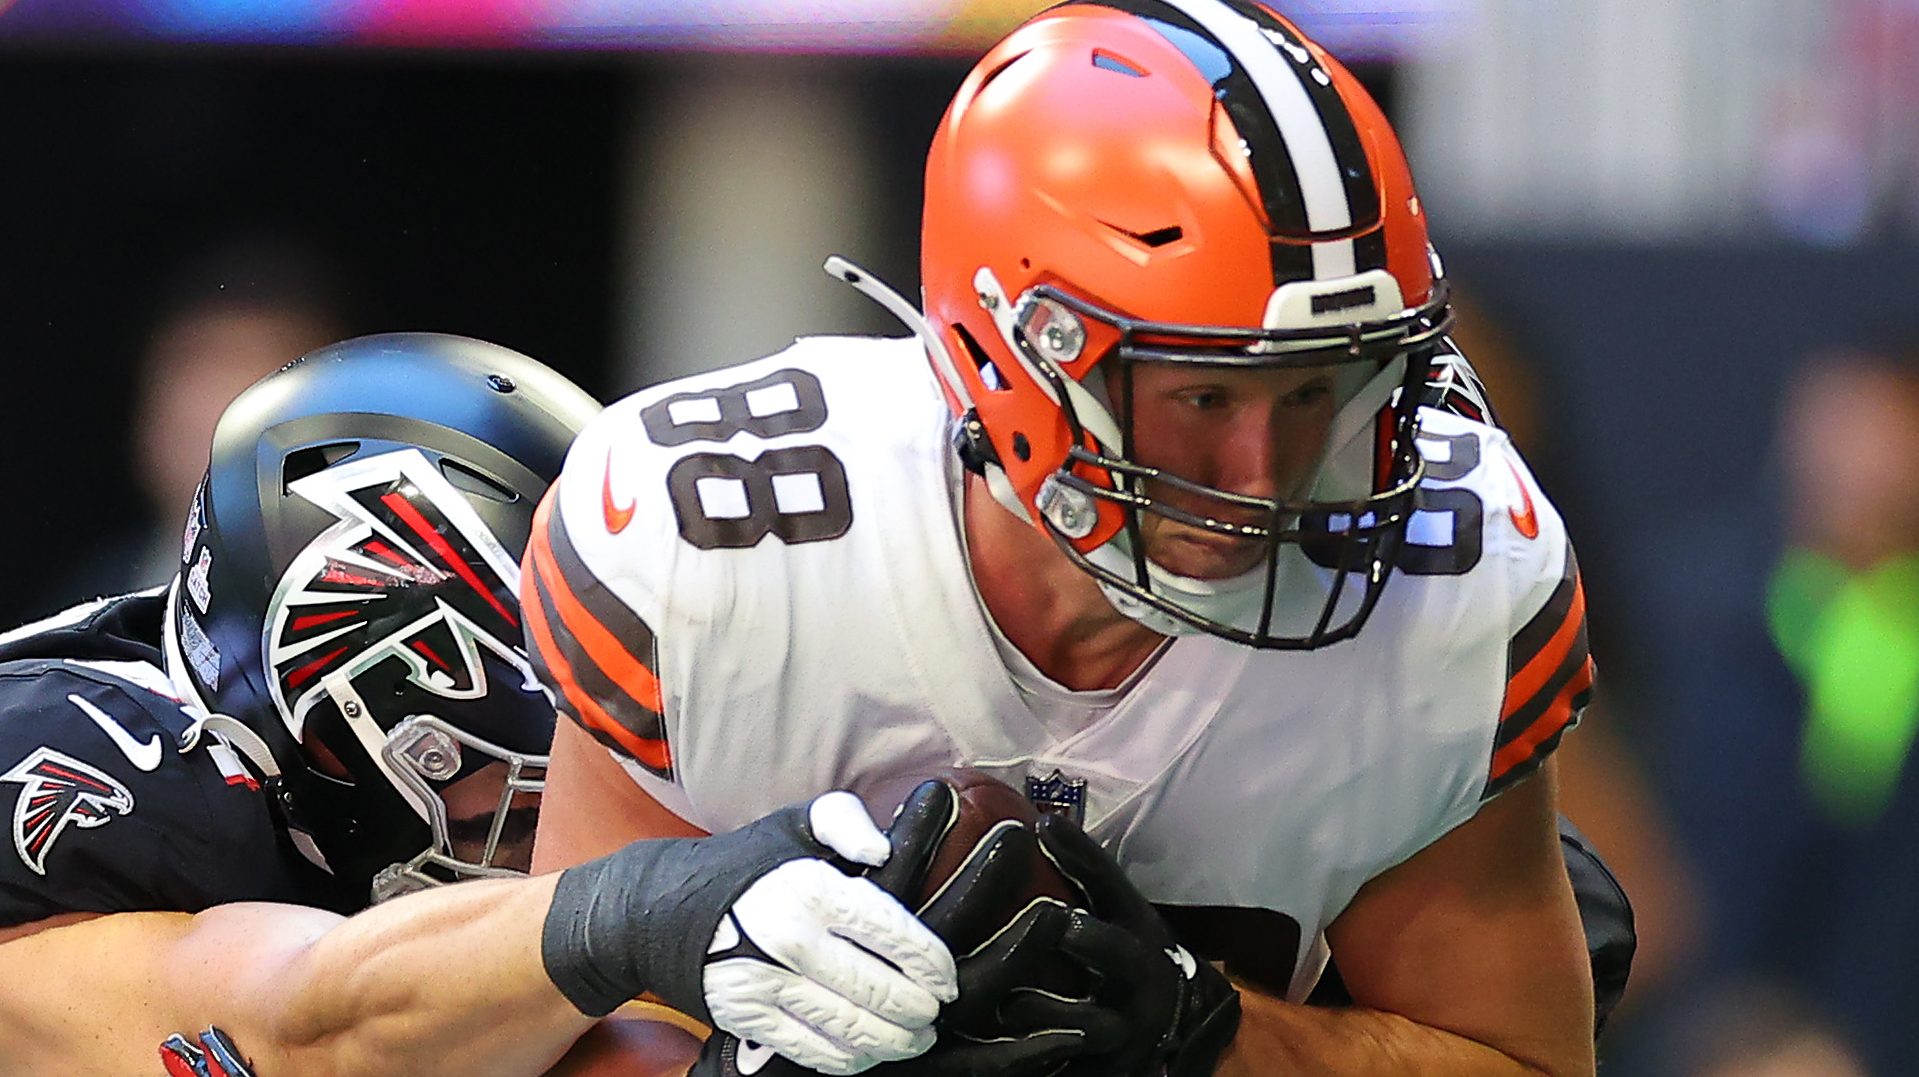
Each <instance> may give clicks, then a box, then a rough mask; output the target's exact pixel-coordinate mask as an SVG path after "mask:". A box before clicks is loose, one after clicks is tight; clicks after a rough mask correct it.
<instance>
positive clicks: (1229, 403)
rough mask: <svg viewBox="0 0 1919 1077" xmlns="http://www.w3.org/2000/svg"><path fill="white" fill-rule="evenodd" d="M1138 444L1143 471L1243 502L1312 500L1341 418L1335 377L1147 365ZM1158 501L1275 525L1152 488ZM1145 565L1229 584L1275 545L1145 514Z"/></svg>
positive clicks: (1140, 368) (1317, 371) (1139, 366)
mask: <svg viewBox="0 0 1919 1077" xmlns="http://www.w3.org/2000/svg"><path fill="white" fill-rule="evenodd" d="M1132 382H1133V389H1132V391H1133V444H1132V446H1131V455H1132V456H1133V458H1134V459H1136V460H1137V461H1138V462H1140V463H1142V464H1146V465H1149V466H1152V467H1156V468H1159V469H1161V470H1163V471H1166V472H1169V473H1171V474H1174V475H1178V476H1179V477H1180V478H1183V479H1187V480H1189V481H1192V482H1197V483H1200V484H1203V485H1205V486H1210V487H1212V488H1214V489H1217V490H1223V491H1226V492H1229V493H1235V494H1248V495H1251V496H1254V497H1261V498H1272V499H1278V500H1293V499H1298V498H1301V497H1303V496H1304V495H1305V494H1306V492H1307V488H1308V487H1309V486H1310V484H1311V482H1312V478H1313V475H1314V472H1315V471H1316V470H1317V469H1318V467H1319V463H1320V459H1321V457H1322V456H1323V454H1324V452H1325V448H1326V440H1327V437H1328V436H1329V434H1330V432H1331V430H1332V424H1333V416H1334V414H1335V413H1336V412H1337V411H1338V409H1339V403H1338V393H1337V386H1338V377H1337V374H1336V370H1335V368H1332V367H1302V368H1295V369H1285V370H1279V369H1269V370H1249V369H1244V368H1239V367H1220V366H1196V365H1192V364H1182V363H1153V362H1139V363H1136V364H1135V365H1134V368H1133V376H1132ZM1146 492H1147V493H1148V494H1149V495H1151V496H1152V497H1153V498H1155V499H1156V500H1159V501H1160V502H1162V503H1165V504H1169V505H1171V506H1173V507H1176V508H1179V509H1182V510H1184V511H1186V512H1188V513H1191V514H1193V515H1195V516H1199V517H1202V518H1213V519H1220V520H1225V521H1227V522H1231V523H1239V524H1269V523H1271V522H1272V521H1270V520H1268V519H1263V518H1261V514H1259V513H1257V512H1256V511H1254V510H1250V509H1242V508H1238V507H1236V506H1232V505H1229V504H1227V503H1225V502H1222V501H1220V500H1218V499H1215V498H1208V497H1205V496H1204V495H1199V494H1193V493H1189V492H1185V491H1181V490H1178V489H1175V488H1173V487H1171V486H1169V485H1167V484H1165V483H1149V484H1148V489H1147V491H1146ZM1140 531H1141V537H1142V539H1143V540H1144V542H1145V547H1146V556H1148V557H1150V558H1152V559H1153V561H1154V562H1155V563H1157V564H1158V565H1159V566H1160V567H1161V568H1163V569H1166V570H1167V571H1169V572H1172V573H1175V574H1177V575H1181V576H1186V577H1190V578H1194V579H1202V580H1218V579H1228V578H1231V577H1234V576H1239V575H1242V574H1244V573H1246V572H1249V571H1251V570H1252V569H1254V568H1257V567H1258V566H1259V564H1260V562H1261V560H1262V559H1263V558H1264V557H1265V555H1266V545H1265V544H1264V543H1262V542H1260V541H1258V540H1254V539H1235V538H1231V537H1228V536H1225V535H1218V534H1214V533H1212V532H1209V531H1203V530H1200V529H1199V528H1196V527H1192V526H1189V525H1187V524H1182V523H1179V522H1176V521H1173V520H1169V519H1166V518H1165V517H1163V516H1159V515H1157V514H1154V513H1150V512H1148V513H1141V514H1140Z"/></svg>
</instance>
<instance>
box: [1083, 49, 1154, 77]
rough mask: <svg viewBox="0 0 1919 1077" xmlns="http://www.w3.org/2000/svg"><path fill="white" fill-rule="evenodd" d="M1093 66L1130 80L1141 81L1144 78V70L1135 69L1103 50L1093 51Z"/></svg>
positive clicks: (1127, 62) (1128, 63)
mask: <svg viewBox="0 0 1919 1077" xmlns="http://www.w3.org/2000/svg"><path fill="white" fill-rule="evenodd" d="M1093 66H1094V67H1097V68H1099V69H1100V70H1101V71H1117V72H1119V73H1120V74H1122V75H1126V76H1129V77H1131V78H1136V79H1143V78H1145V77H1146V72H1145V71H1144V70H1142V69H1140V68H1138V67H1135V66H1134V65H1133V64H1132V63H1131V62H1129V61H1126V60H1122V59H1120V58H1119V57H1117V56H1114V55H1113V54H1112V53H1110V52H1107V51H1106V50H1105V49H1094V50H1093Z"/></svg>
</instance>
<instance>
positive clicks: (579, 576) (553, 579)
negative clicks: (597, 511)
mask: <svg viewBox="0 0 1919 1077" xmlns="http://www.w3.org/2000/svg"><path fill="white" fill-rule="evenodd" d="M550 504H551V502H550V500H549V502H548V504H546V505H542V506H541V508H540V513H541V514H542V515H544V516H545V517H546V519H545V520H541V519H540V518H539V517H538V516H536V517H535V519H534V528H535V529H536V530H537V531H539V532H541V534H542V535H543V536H544V537H545V539H546V541H545V542H542V543H540V544H539V545H538V546H531V545H529V546H528V549H529V550H532V551H535V553H536V558H535V564H536V565H537V567H538V568H539V570H540V577H541V581H542V584H543V585H544V587H545V589H546V591H547V593H548V594H550V595H551V596H552V598H553V605H554V608H555V610H556V611H557V612H558V613H559V615H560V620H561V621H562V622H564V627H565V628H566V629H567V631H568V633H569V634H570V635H571V636H572V637H573V640H574V642H575V643H577V644H578V645H579V647H580V648H581V649H582V650H583V651H584V652H585V654H586V656H587V657H588V658H590V659H591V660H592V662H593V664H594V665H596V666H598V667H599V669H600V670H601V672H603V673H604V674H605V675H606V678H607V679H608V680H609V681H611V682H613V684H615V685H616V686H618V687H619V688H620V689H621V690H622V691H623V692H624V693H625V694H626V695H627V696H629V697H631V698H632V699H633V700H634V702H636V703H638V704H639V705H640V706H642V707H644V708H646V709H647V710H648V711H651V712H652V713H653V714H655V715H658V714H659V713H660V678H659V677H658V676H657V675H656V674H655V673H654V672H653V670H652V668H651V667H649V666H648V665H647V664H646V662H645V661H644V660H642V659H641V658H639V657H638V655H639V654H641V653H643V654H645V655H646V657H647V658H652V657H653V653H654V639H653V630H652V629H651V628H648V627H647V625H646V622H645V621H642V620H640V618H639V617H638V616H636V615H635V614H634V613H633V611H632V610H630V609H628V608H627V607H626V604H625V603H623V602H621V601H620V600H619V599H617V598H615V597H613V596H612V595H610V594H608V593H607V591H606V588H605V586H603V585H602V584H601V583H600V582H599V581H598V580H596V579H595V578H594V577H593V575H592V572H591V570H590V569H588V568H587V567H586V563H585V562H584V561H582V560H581V559H580V555H579V554H578V553H577V552H576V551H575V550H574V549H573V542H572V540H571V539H569V538H568V537H567V534H566V523H565V521H564V520H563V519H562V518H561V516H560V515H559V514H558V513H555V512H552V511H551V510H550V507H549V506H550ZM575 580H578V581H581V583H582V586H580V587H579V588H577V589H576V588H575V587H574V586H573V585H572V581H575Z"/></svg>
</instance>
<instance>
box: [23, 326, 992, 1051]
mask: <svg viewBox="0 0 1919 1077" xmlns="http://www.w3.org/2000/svg"><path fill="white" fill-rule="evenodd" d="M597 411H598V404H597V403H596V402H594V401H593V400H592V399H591V398H590V397H588V396H587V395H586V394H585V393H583V392H581V391H580V390H579V389H578V388H576V387H575V386H573V385H572V384H571V383H569V382H567V381H566V380H565V379H564V378H562V377H560V376H559V375H558V374H555V373H554V372H553V371H551V370H548V369H547V368H545V367H543V366H541V365H539V364H538V363H535V362H534V361H532V360H530V359H528V358H526V357H525V356H522V355H519V354H517V353H515V352H511V351H508V350H506V349H504V348H499V347H495V346H493V345H490V344H484V343H481V342H479V341H474V340H467V339H463V338H458V337H448V336H437V335H430V334H396V335H389V336H378V337H367V338H362V339H359V340H354V341H349V342H346V343H344V344H339V345H335V346H333V347H330V348H325V349H322V350H320V351H318V352H315V353H313V354H311V355H309V356H307V357H306V358H305V359H303V360H301V361H299V362H296V363H294V364H292V365H290V366H288V367H287V368H285V369H283V370H282V371H280V372H279V373H277V374H274V375H272V376H270V377H268V378H266V379H265V380H263V381H261V382H259V383H258V384H256V385H255V386H254V387H253V388H251V389H249V390H248V391H247V392H246V393H245V394H243V395H242V396H241V397H240V398H239V399H238V400H237V401H235V402H234V404H233V405H232V406H231V407H230V408H229V409H228V410H227V412H226V413H225V415H224V416H223V417H222V419H221V422H220V425H219V428H218V431H217V433H216V435H215V439H214V445H213V450H212V457H211V462H210V466H209V468H208V471H207V474H206V477H205V479H204V480H203V482H202V484H201V486H200V489H199V492H198V495H197V496H196V497H195V499H194V502H193V505H192V508H191V510H190V513H189V515H188V518H187V522H186V528H185V531H184V533H183V538H182V544H181V548H180V571H179V575H178V577H177V578H176V579H175V580H174V581H173V583H172V584H171V585H169V586H166V587H163V588H157V589H154V590H151V591H146V592H142V593H138V594H133V595H127V596H124V597H120V598H111V599H103V600H100V601H97V602H92V603H88V604H85V605H82V606H79V607H76V608H74V609H72V610H69V611H67V612H66V613H64V614H61V615H59V616H57V617H54V618H52V619H49V620H47V621H43V622H40V623H38V624H34V625H30V626H27V627H25V628H22V629H19V630H17V631H14V632H11V633H7V634H6V635H4V636H0V819H4V820H5V824H6V825H7V826H8V827H9V836H10V838H11V840H10V841H0V983H5V984H6V989H5V990H4V991H0V1073H5V1074H16V1073H17V1074H44V1073H116V1074H120V1073H157V1072H160V1070H161V1067H162V1063H164V1067H165V1072H167V1073H170V1074H175V1075H184V1074H202V1075H220V1074H224V1075H226V1077H240V1075H241V1074H246V1073H253V1072H258V1073H262V1074H267V1075H269V1077H271V1075H282V1074H302V1075H310V1074H327V1073H342V1074H355V1075H365V1074H379V1073H389V1074H405V1075H410V1077H411V1075H419V1074H430V1073H450V1074H470V1073H476V1072H484V1073H489V1074H536V1073H541V1072H544V1071H545V1070H546V1069H547V1067H548V1066H550V1065H551V1064H552V1063H553V1062H554V1061H555V1059H557V1058H559V1057H560V1055H561V1054H562V1053H563V1052H565V1051H566V1050H567V1048H568V1045H569V1044H571V1043H572V1042H573V1041H574V1040H575V1039H576V1038H577V1037H579V1036H580V1035H581V1033H582V1032H583V1031H584V1030H586V1029H588V1028H589V1027H590V1026H591V1025H592V1024H593V1020H594V1017H596V1016H598V1015H599V1014H602V1013H605V1012H607V1011H609V1010H611V1009H613V1008H614V1007H616V1006H618V1005H620V1004H622V1003H624V1002H626V1001H627V1000H629V999H632V998H635V997H637V996H639V995H640V994H641V993H642V991H643V990H650V991H652V992H654V993H655V994H657V995H658V996H659V997H661V998H663V999H665V1000H666V1001H667V1002H669V1003H671V1004H672V1005H673V1006H674V1007H676V1008H678V1009H679V1010H682V1011H685V1012H689V1013H693V1014H696V1015H698V1016H699V1017H701V1018H702V1019H711V1020H713V1021H716V1022H717V1023H718V1024H719V1025H720V1026H721V1027H723V1028H730V1029H734V1030H735V1031H754V1032H756V1033H758V1034H759V1035H760V1039H761V1040H763V1041H765V1042H767V1043H769V1044H776V1045H778V1046H779V1047H780V1049H781V1050H784V1051H786V1052H788V1053H789V1054H795V1055H799V1056H803V1057H809V1058H812V1057H815V1056H816V1057H817V1058H818V1059H821V1060H824V1061H825V1062H827V1063H829V1064H832V1063H838V1064H840V1065H841V1066H842V1067H855V1066H862V1065H871V1064H872V1063H873V1062H875V1061H884V1060H888V1059H892V1058H899V1057H904V1056H908V1055H913V1054H917V1053H919V1052H921V1051H923V1050H925V1049H926V1047H927V1046H928V1044H930V1043H931V1041H932V1038H933V1032H932V1029H931V1027H930V1026H931V1022H932V1021H933V1018H934V1015H935V1013H936V1012H937V1010H938V1008H939V1006H940V1004H941V1003H942V1002H944V1001H950V1000H951V999H952V997H953V996H954V994H955V992H956V981H957V976H958V971H959V970H958V969H956V967H955V965H954V962H953V959H952V957H951V955H950V954H949V953H948V951H947V950H946V949H945V947H944V946H943V944H941V943H940V942H939V940H938V938H937V937H936V936H935V935H934V934H933V933H932V931H931V930H930V929H929V928H928V927H927V926H926V925H924V924H922V923H921V922H920V921H918V920H916V919H914V918H913V917H912V916H911V915H910V914H909V913H908V912H907V910H906V909H905V908H904V906H902V905H901V904H900V903H899V902H898V901H897V900H895V899H893V898H892V897H891V896H889V895H888V894H887V893H886V892H884V891H882V890H881V889H880V888H879V887H878V886H876V885H875V884H874V883H873V882H872V881H870V880H867V879H858V878H853V877H850V876H849V875H848V874H846V873H844V872H842V871H841V870H839V868H838V867H837V866H829V864H828V863H827V862H828V861H842V862H851V863H855V864H866V865H876V864H881V863H883V862H885V861H886V860H887V859H888V857H889V854H890V850H891V845H890V844H889V841H888V837H887V836H886V835H883V834H881V833H880V831H879V830H877V829H876V828H875V826H874V825H873V823H872V821H871V819H869V818H868V817H867V815H866V814H865V812H864V810H863V809H862V808H861V807H860V805H859V802H858V801H857V800H856V799H854V798H853V797H852V796H851V794H848V793H844V792H842V793H837V794H832V795H827V796H822V797H818V798H810V797H808V798H801V800H800V802H799V806H798V807H792V808H786V809H783V810H779V811H774V812H772V813H763V814H765V815H766V818H764V819H761V820H759V821H757V822H755V823H753V824H752V825H749V826H747V827H745V828H743V829H741V830H739V831H738V832H736V833H733V834H729V835H727V836H726V837H724V838H720V839H714V840H713V841H710V842H703V843H689V842H659V843H642V844H639V845H635V846H633V847H630V848H627V849H622V850H618V851H614V852H613V853H612V855H610V856H608V857H606V858H604V859H602V860H601V861H599V862H597V863H596V864H594V865H591V866H590V867H588V868H583V869H579V870H578V871H576V872H575V873H573V875H572V876H571V878H572V879H573V880H575V881H576V882H577V881H578V880H579V879H581V878H587V879H591V880H594V881H595V882H596V883H597V884H598V885H596V886H595V887H594V888H593V889H592V890H591V892H590V893H588V894H587V895H586V897H587V899H588V900H586V901H583V902H578V903H570V902H566V901H556V900H555V892H556V880H555V879H554V878H550V877H549V878H545V879H527V878H524V876H523V873H524V870H525V868H526V866H527V863H528V859H529V856H530V842H531V836H532V828H533V809H534V807H535V805H536V803H537V798H538V795H539V792H540V788H541V780H542V772H543V770H544V768H545V764H546V757H545V753H546V750H547V746H548V743H549V742H550V739H551V736H552V728H553V706H552V704H551V702H550V701H549V700H548V699H547V697H546V695H545V693H544V690H543V689H542V688H541V686H540V685H539V683H538V681H537V680H536V679H535V677H534V676H533V673H532V669H531V667H530V665H529V662H528V659H527V657H526V655H525V653H524V651H523V650H522V649H521V645H520V637H521V628H520V620H521V612H520V608H519V604H518V601H517V584H518V582H519V580H518V577H519V553H520V552H521V550H523V549H524V547H525V544H526V540H527V536H528V534H529V532H530V531H531V529H532V523H533V521H532V514H533V509H534V506H535V505H536V504H537V503H538V502H539V499H540V497H541V495H542V494H543V493H544V492H545V491H546V489H547V485H548V483H549V482H550V481H551V480H552V478H553V477H554V476H555V475H556V474H557V473H558V471H559V468H560V463H561V460H562V456H563V454H564V452H565V449H566V447H567V445H568V443H569V442H570V441H571V440H572V438H573V436H574V435H575V433H576V432H577V431H578V429H579V427H580V426H581V425H582V424H583V423H584V422H585V421H586V420H587V419H588V418H589V417H590V416H592V415H593V414H595V413H596V412H597ZM926 819H930V817H926V818H925V819H922V818H919V817H914V818H909V819H908V820H907V823H908V824H917V823H919V822H925V821H926ZM896 833H899V834H900V836H901V837H902V839H903V840H904V839H910V838H911V837H912V836H913V835H912V833H910V832H906V833H901V832H900V831H899V830H898V828H897V827H896ZM922 844H923V843H922ZM988 851H991V850H990V849H989V850H988ZM896 874H897V872H896ZM978 877H979V876H969V877H968V878H974V879H976V878H978ZM462 879H466V880H473V881H470V882H465V883H462V884H461V885H458V886H448V887H438V886H436V884H438V883H442V882H452V881H456V880H462ZM914 881H915V880H913V879H911V878H908V879H906V880H905V884H910V883H912V882H914ZM896 889H897V887H896ZM415 891H420V892H417V893H416V892H415ZM388 898H394V899H395V900H391V901H386V899H388ZM373 902H385V903H383V904H378V905H375V906H374V907H372V908H371V909H367V907H368V906H369V904H370V903H373ZM363 909H366V910H367V911H364V912H361V911H359V910H363ZM356 912H357V913H358V914H357V915H351V916H348V915H347V914H352V913H356ZM642 929H644V930H642ZM743 933H744V934H745V935H747V936H748V937H750V938H753V939H756V940H760V941H761V942H762V943H763V946H762V947H761V950H759V951H751V952H747V951H743V950H742V948H741V947H739V946H737V945H736V946H733V947H732V948H731V949H725V948H720V947H715V946H714V945H713V944H714V943H715V942H716V941H724V940H725V939H727V938H733V939H735V940H737V939H738V938H739V937H740V936H741V935H742V934H743ZM543 940H544V946H543ZM781 944H783V945H781ZM874 955H878V957H875V956H874ZM880 958H884V959H885V960H880ZM819 995H826V996H828V997H830V998H831V999H832V1000H833V1002H834V1005H833V1006H832V1007H830V1008H829V1007H822V1006H817V1005H815V1006H813V1007H812V1008H811V1009H808V1008H807V1004H808V1003H809V1002H810V1000H812V999H814V998H815V997H816V996H819ZM796 1003H797V1006H796ZM781 1005H786V1006H788V1007H792V1008H797V1010H798V1013H797V1015H786V1016H784V1017H783V1018H782V1019H781V1020H779V1021H777V1022H774V1023H772V1024H771V1025H769V1022H768V1019H767V1016H766V1015H768V1014H783V1013H784V1012H785V1011H783V1010H781V1009H780V1006H781ZM816 1014H825V1015H826V1017H827V1018H830V1021H831V1025H830V1027H829V1028H826V1029H821V1028H820V1027H818V1026H819V1023H820V1021H816V1020H815V1019H814V1016H813V1015H816ZM825 1019H826V1018H821V1019H820V1020H825ZM629 1035H636V1036H638V1037H639V1038H640V1039H641V1040H642V1041H643V1042H647V1043H649V1044H650V1045H652V1047H654V1048H655V1053H656V1054H657V1055H659V1056H660V1057H662V1058H665V1059H668V1060H671V1059H673V1058H674V1057H675V1052H676V1051H678V1052H679V1053H680V1054H681V1055H683V1056H685V1057H684V1058H681V1059H680V1061H679V1063H678V1066H677V1068H675V1069H673V1072H681V1071H683V1069H684V1064H685V1061H686V1060H687V1059H690V1057H691V1055H692V1054H693V1053H694V1052H695V1051H697V1049H698V1042H697V1041H696V1040H693V1039H691V1038H690V1037H688V1036H686V1035H685V1034H684V1033H683V1032H680V1031H678V1030H676V1029H675V1028H673V1027H671V1026H669V1025H658V1026H656V1027H654V1028H653V1029H651V1030H648V1029H646V1028H638V1029H633V1030H629ZM809 1050H811V1051H813V1055H812V1056H808V1055H807V1054H806V1052H807V1051H809Z"/></svg>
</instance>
